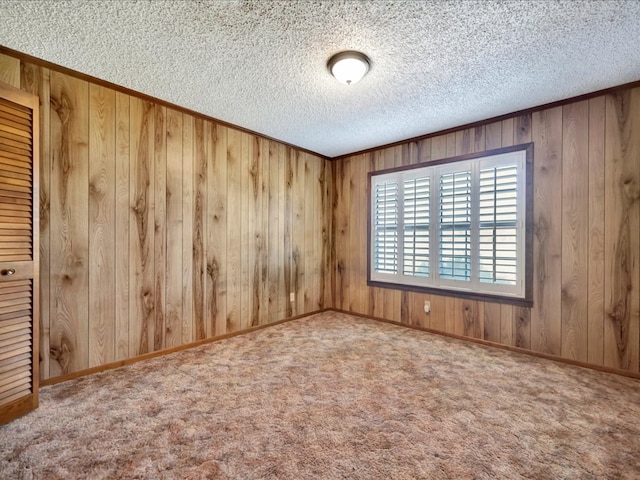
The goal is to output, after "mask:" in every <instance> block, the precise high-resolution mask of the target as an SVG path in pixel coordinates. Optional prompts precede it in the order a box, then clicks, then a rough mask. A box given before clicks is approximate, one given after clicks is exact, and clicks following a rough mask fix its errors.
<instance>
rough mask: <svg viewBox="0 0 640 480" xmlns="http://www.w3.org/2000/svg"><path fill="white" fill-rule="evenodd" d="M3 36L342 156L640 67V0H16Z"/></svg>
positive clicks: (2, 19)
mask: <svg viewBox="0 0 640 480" xmlns="http://www.w3.org/2000/svg"><path fill="white" fill-rule="evenodd" d="M0 44H1V45H4V46H6V47H8V48H11V49H15V50H18V51H21V52H24V53H27V54H29V55H33V56H35V57H39V58H42V59H44V60H48V61H50V62H53V63H56V64H59V65H62V66H65V67H68V68H72V69H74V70H78V71H80V72H82V73H85V74H89V75H93V76H95V77H98V78H101V79H104V80H108V81H110V82H113V83H116V84H119V85H122V86H125V87H128V88H131V89H133V90H137V91H139V92H142V93H145V94H147V95H151V96H154V97H158V98H161V99H163V100H166V101H169V102H171V103H174V104H177V105H180V106H183V107H186V108H189V109H192V110H195V111H198V112H201V113H204V114H206V115H209V116H211V117H214V118H217V119H220V120H223V121H225V122H228V123H232V124H235V125H238V126H241V127H243V128H246V129H249V130H253V131H255V132H258V133H261V134H263V135H266V136H269V137H272V138H275V139H278V140H281V141H283V142H287V143H290V144H293V145H296V146H299V147H302V148H305V149H308V150H311V151H314V152H317V153H320V154H322V155H326V156H329V157H334V156H339V155H342V154H346V153H351V152H355V151H359V150H363V149H366V148H370V147H375V146H379V145H383V144H387V143H391V142H395V141H399V140H404V139H407V138H411V137H415V136H419V135H423V134H427V133H431V132H435V131H438V130H442V129H446V128H450V127H455V126H458V125H463V124H466V123H470V122H474V121H477V120H482V119H486V118H490V117H493V116H497V115H501V114H506V113H510V112H514V111H517V110H521V109H525V108H528V107H533V106H537V105H541V104H544V103H548V102H552V101H555V100H560V99H564V98H568V97H572V96H576V95H580V94H583V93H588V92H592V91H595V90H600V89H603V88H607V87H611V86H615V85H619V84H622V83H627V82H631V81H636V80H640V0H570V1H546V0H543V1H536V0H530V1H519V0H518V1H509V0H504V1H494V0H487V1H461V0H452V1H442V0H433V1H411V0H405V1H376V0H368V1H367V0H363V1H355V0H353V1H294V0H291V1H266V0H263V1H260V0H236V1H211V0H145V1H134V0H106V1H105V0H66V1H60V0H3V1H2V2H1V3H0ZM347 49H354V50H360V51H362V52H364V53H366V54H367V55H368V56H369V57H370V58H371V61H372V67H371V70H370V71H369V74H368V75H367V76H366V77H365V78H364V79H363V80H362V81H361V82H360V83H358V84H357V85H354V86H345V85H342V84H339V83H338V82H337V81H336V80H335V79H333V77H331V76H330V74H329V73H328V71H327V69H326V62H327V60H328V59H329V57H331V55H333V54H334V53H336V52H338V51H341V50H347Z"/></svg>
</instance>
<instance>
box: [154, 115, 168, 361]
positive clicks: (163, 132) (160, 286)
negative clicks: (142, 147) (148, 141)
mask: <svg viewBox="0 0 640 480" xmlns="http://www.w3.org/2000/svg"><path fill="white" fill-rule="evenodd" d="M166 116H167V108H166V107H164V106H159V105H155V106H154V150H153V155H154V166H153V173H154V200H153V204H154V209H153V214H154V224H153V226H154V228H153V235H154V238H153V248H154V264H153V267H154V298H155V300H154V308H153V311H154V323H153V351H156V350H161V349H162V348H164V347H165V309H166V293H167V292H166V280H165V276H166V273H167V224H166V218H167V127H166Z"/></svg>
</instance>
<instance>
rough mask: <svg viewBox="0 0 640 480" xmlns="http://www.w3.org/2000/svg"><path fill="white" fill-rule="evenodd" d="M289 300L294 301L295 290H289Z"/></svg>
mask: <svg viewBox="0 0 640 480" xmlns="http://www.w3.org/2000/svg"><path fill="white" fill-rule="evenodd" d="M289 301H290V302H295V301H296V294H295V292H291V293H290V294H289Z"/></svg>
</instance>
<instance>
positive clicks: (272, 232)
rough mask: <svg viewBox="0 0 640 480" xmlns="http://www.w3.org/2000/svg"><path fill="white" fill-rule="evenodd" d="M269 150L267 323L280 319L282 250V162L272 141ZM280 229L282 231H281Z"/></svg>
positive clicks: (269, 143)
mask: <svg viewBox="0 0 640 480" xmlns="http://www.w3.org/2000/svg"><path fill="white" fill-rule="evenodd" d="M268 149H269V203H268V205H269V206H268V210H267V212H268V215H267V216H268V218H269V221H270V222H269V223H270V225H269V240H268V244H269V252H268V254H267V263H268V283H269V297H268V309H269V322H274V321H276V320H278V319H279V318H280V314H281V307H280V305H281V302H282V298H281V292H280V284H281V272H282V265H283V264H282V262H281V258H282V256H281V252H282V249H283V246H282V245H283V242H282V239H283V237H282V236H281V235H282V234H283V233H284V227H283V222H282V214H283V205H281V199H282V196H281V194H282V189H281V188H280V185H281V184H284V180H283V178H284V173H283V171H282V162H281V159H280V156H279V152H278V145H277V144H276V143H275V142H274V141H269V142H268ZM281 228H282V229H283V230H282V231H281Z"/></svg>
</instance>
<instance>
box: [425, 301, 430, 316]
mask: <svg viewBox="0 0 640 480" xmlns="http://www.w3.org/2000/svg"><path fill="white" fill-rule="evenodd" d="M424 313H431V302H430V301H429V300H425V301H424Z"/></svg>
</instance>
